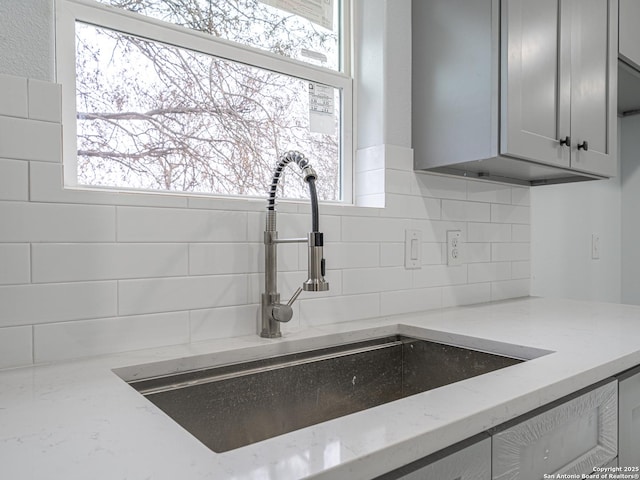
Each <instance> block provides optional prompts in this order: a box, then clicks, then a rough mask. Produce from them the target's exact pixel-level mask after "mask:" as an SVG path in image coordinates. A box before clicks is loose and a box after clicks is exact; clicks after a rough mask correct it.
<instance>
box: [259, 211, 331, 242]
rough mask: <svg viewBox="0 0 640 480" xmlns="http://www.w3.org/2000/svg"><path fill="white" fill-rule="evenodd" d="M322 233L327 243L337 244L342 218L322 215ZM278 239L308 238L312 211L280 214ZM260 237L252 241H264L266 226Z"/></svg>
mask: <svg viewBox="0 0 640 480" xmlns="http://www.w3.org/2000/svg"><path fill="white" fill-rule="evenodd" d="M318 221H319V226H320V231H321V232H322V233H323V234H324V241H325V242H337V241H339V240H340V237H341V225H340V223H341V222H340V217H336V216H333V215H322V213H320V218H319V220H318ZM277 222H278V224H277V230H278V238H306V237H307V235H308V234H309V232H311V227H312V223H311V211H309V212H308V213H306V214H301V213H278V215H277ZM260 227H261V229H260V230H259V236H258V237H257V238H255V239H254V238H252V239H251V241H253V242H255V241H262V239H263V233H262V232H263V231H264V224H261V225H260Z"/></svg>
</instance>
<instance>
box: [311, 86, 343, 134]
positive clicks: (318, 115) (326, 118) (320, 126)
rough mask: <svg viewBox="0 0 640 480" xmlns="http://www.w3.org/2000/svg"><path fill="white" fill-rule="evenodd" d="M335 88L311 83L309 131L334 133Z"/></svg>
mask: <svg viewBox="0 0 640 480" xmlns="http://www.w3.org/2000/svg"><path fill="white" fill-rule="evenodd" d="M334 109H335V105H334V88H333V87H328V86H326V85H321V84H319V83H313V82H311V83H309V131H311V132H314V133H324V134H325V135H334V134H335V132H336V123H335V122H336V120H335V114H334Z"/></svg>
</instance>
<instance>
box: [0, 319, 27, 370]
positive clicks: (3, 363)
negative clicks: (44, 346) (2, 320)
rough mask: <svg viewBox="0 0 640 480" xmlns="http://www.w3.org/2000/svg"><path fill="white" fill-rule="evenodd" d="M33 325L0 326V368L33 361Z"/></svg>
mask: <svg viewBox="0 0 640 480" xmlns="http://www.w3.org/2000/svg"><path fill="white" fill-rule="evenodd" d="M32 339H33V327H32V326H30V325H29V326H25V327H5V328H0V368H10V367H19V366H23V365H30V364H31V363H33V343H32Z"/></svg>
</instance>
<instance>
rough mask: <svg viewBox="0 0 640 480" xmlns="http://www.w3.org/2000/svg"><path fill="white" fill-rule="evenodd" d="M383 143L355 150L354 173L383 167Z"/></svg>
mask: <svg viewBox="0 0 640 480" xmlns="http://www.w3.org/2000/svg"><path fill="white" fill-rule="evenodd" d="M384 156H385V149H384V145H377V146H373V147H367V148H363V149H360V150H358V151H357V152H356V161H355V171H356V173H360V172H368V171H370V170H378V169H381V168H385V164H384V161H385V158H384Z"/></svg>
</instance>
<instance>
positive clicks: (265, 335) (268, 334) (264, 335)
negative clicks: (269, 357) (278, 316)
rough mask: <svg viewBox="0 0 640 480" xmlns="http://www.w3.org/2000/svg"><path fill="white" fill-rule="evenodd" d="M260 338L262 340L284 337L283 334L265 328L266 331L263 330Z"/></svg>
mask: <svg viewBox="0 0 640 480" xmlns="http://www.w3.org/2000/svg"><path fill="white" fill-rule="evenodd" d="M260 336H261V337H262V338H280V337H282V333H281V332H271V331H269V329H268V328H265V329H264V330H262V331H261V332H260Z"/></svg>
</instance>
